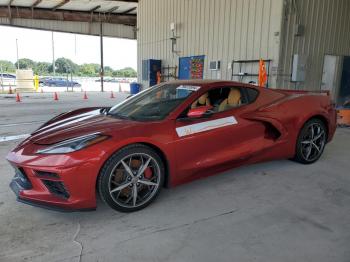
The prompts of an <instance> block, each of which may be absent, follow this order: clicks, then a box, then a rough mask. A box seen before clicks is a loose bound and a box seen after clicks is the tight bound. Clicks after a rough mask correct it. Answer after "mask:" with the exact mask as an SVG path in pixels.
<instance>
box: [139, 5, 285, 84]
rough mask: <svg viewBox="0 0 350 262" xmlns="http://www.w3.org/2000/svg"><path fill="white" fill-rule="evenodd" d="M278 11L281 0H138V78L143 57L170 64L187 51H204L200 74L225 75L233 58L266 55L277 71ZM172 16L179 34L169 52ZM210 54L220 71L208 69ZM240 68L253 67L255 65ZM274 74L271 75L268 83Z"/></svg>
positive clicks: (250, 57) (225, 76)
mask: <svg viewBox="0 0 350 262" xmlns="http://www.w3.org/2000/svg"><path fill="white" fill-rule="evenodd" d="M282 11H283V0H140V1H139V6H138V19H137V30H138V32H137V40H138V74H139V75H138V77H139V81H141V72H142V70H141V68H142V60H143V59H161V60H162V63H163V65H170V66H175V65H178V61H179V57H181V56H193V55H205V56H206V57H205V66H204V70H205V72H204V76H205V78H214V79H215V78H216V79H231V69H229V68H228V64H229V63H231V61H232V60H233V59H235V60H239V59H244V60H247V59H259V58H263V59H272V60H273V68H274V69H273V70H272V71H273V72H274V73H277V66H278V61H279V60H278V58H279V47H280V30H281V21H282V13H283V12H282ZM172 22H175V23H176V36H178V37H179V38H178V39H177V44H176V50H177V51H178V53H177V54H175V53H172V52H171V40H170V37H171V36H172V34H171V30H170V24H171V23H172ZM214 60H220V61H221V70H220V71H210V70H208V63H209V61H214ZM235 71H236V70H235ZM244 71H246V72H248V73H250V72H251V73H257V67H254V68H252V67H251V66H250V67H248V68H246V69H244ZM249 80H250V79H244V81H249ZM254 80H255V81H256V79H254ZM275 80H276V77H272V78H271V82H272V83H275ZM144 84H145V83H144Z"/></svg>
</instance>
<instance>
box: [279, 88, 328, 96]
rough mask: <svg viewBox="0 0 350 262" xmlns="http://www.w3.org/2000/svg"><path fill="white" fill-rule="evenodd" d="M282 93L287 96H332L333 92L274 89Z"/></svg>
mask: <svg viewBox="0 0 350 262" xmlns="http://www.w3.org/2000/svg"><path fill="white" fill-rule="evenodd" d="M272 90H275V91H278V92H281V93H286V94H305V95H306V94H310V95H311V94H315V95H325V96H330V95H331V92H330V91H329V90H320V91H306V90H289V89H272Z"/></svg>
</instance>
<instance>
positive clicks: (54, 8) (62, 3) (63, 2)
mask: <svg viewBox="0 0 350 262" xmlns="http://www.w3.org/2000/svg"><path fill="white" fill-rule="evenodd" d="M68 2H70V0H63V1H61V2H60V3H59V4H58V5H55V6H54V7H53V8H52V11H56V10H57V9H58V8H60V7H61V6H64V5H65V4H67V3H68Z"/></svg>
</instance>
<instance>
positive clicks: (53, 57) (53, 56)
mask: <svg viewBox="0 0 350 262" xmlns="http://www.w3.org/2000/svg"><path fill="white" fill-rule="evenodd" d="M52 70H53V76H55V75H56V65H55V43H54V39H53V31H52Z"/></svg>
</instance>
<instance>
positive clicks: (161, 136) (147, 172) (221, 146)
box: [7, 80, 336, 212]
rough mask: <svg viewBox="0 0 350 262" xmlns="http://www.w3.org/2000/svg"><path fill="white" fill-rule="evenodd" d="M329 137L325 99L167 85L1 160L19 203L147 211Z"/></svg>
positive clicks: (75, 114)
mask: <svg viewBox="0 0 350 262" xmlns="http://www.w3.org/2000/svg"><path fill="white" fill-rule="evenodd" d="M335 128H336V111H335V109H334V106H333V104H332V102H331V100H330V97H329V94H328V93H313V92H306V91H288V90H278V89H266V88H259V87H256V86H253V85H247V84H242V83H237V82H229V81H202V80H201V81H197V80H196V81H175V82H168V83H163V84H160V85H158V86H155V87H152V88H149V89H146V90H144V91H143V92H141V93H139V94H137V95H135V96H133V97H130V98H128V99H127V100H125V101H123V102H122V103H120V104H118V105H116V106H114V107H112V108H106V107H102V108H83V109H79V110H75V111H72V112H68V113H64V114H61V115H59V116H57V117H55V118H53V119H51V120H50V121H48V122H47V123H46V124H44V125H43V126H41V127H40V128H39V129H38V130H36V131H35V132H34V133H32V134H31V136H30V137H29V138H27V139H26V140H25V141H23V142H22V143H21V144H19V145H18V146H17V147H16V148H15V149H14V150H13V151H11V152H10V153H9V154H8V156H7V159H8V161H9V162H10V163H11V165H12V166H13V167H14V169H15V172H16V175H15V177H14V178H13V180H12V182H11V184H10V186H11V188H12V189H13V191H14V192H15V193H16V195H17V197H18V200H19V201H21V202H25V203H28V204H32V205H38V206H44V207H51V208H59V209H64V210H86V209H95V208H96V192H99V194H100V196H101V198H102V199H103V200H104V201H105V202H106V203H107V204H108V205H109V206H110V207H112V208H114V209H116V210H119V211H123V212H131V211H136V210H139V209H142V208H144V207H146V206H147V205H149V204H150V203H151V202H152V201H153V200H154V199H155V198H156V197H157V195H158V193H159V192H160V190H161V188H162V187H168V186H176V185H179V184H182V183H185V182H189V181H191V180H194V179H197V178H202V177H206V176H210V175H214V174H216V173H218V172H222V171H224V170H227V169H230V168H233V167H236V166H240V165H243V164H251V163H256V162H260V161H267V160H272V159H289V158H292V159H294V160H296V161H298V162H301V163H304V164H310V163H313V162H315V161H316V160H318V159H319V158H320V156H321V155H322V152H323V150H324V147H325V145H326V143H327V142H329V141H330V140H331V139H332V137H333V135H334V132H335Z"/></svg>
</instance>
